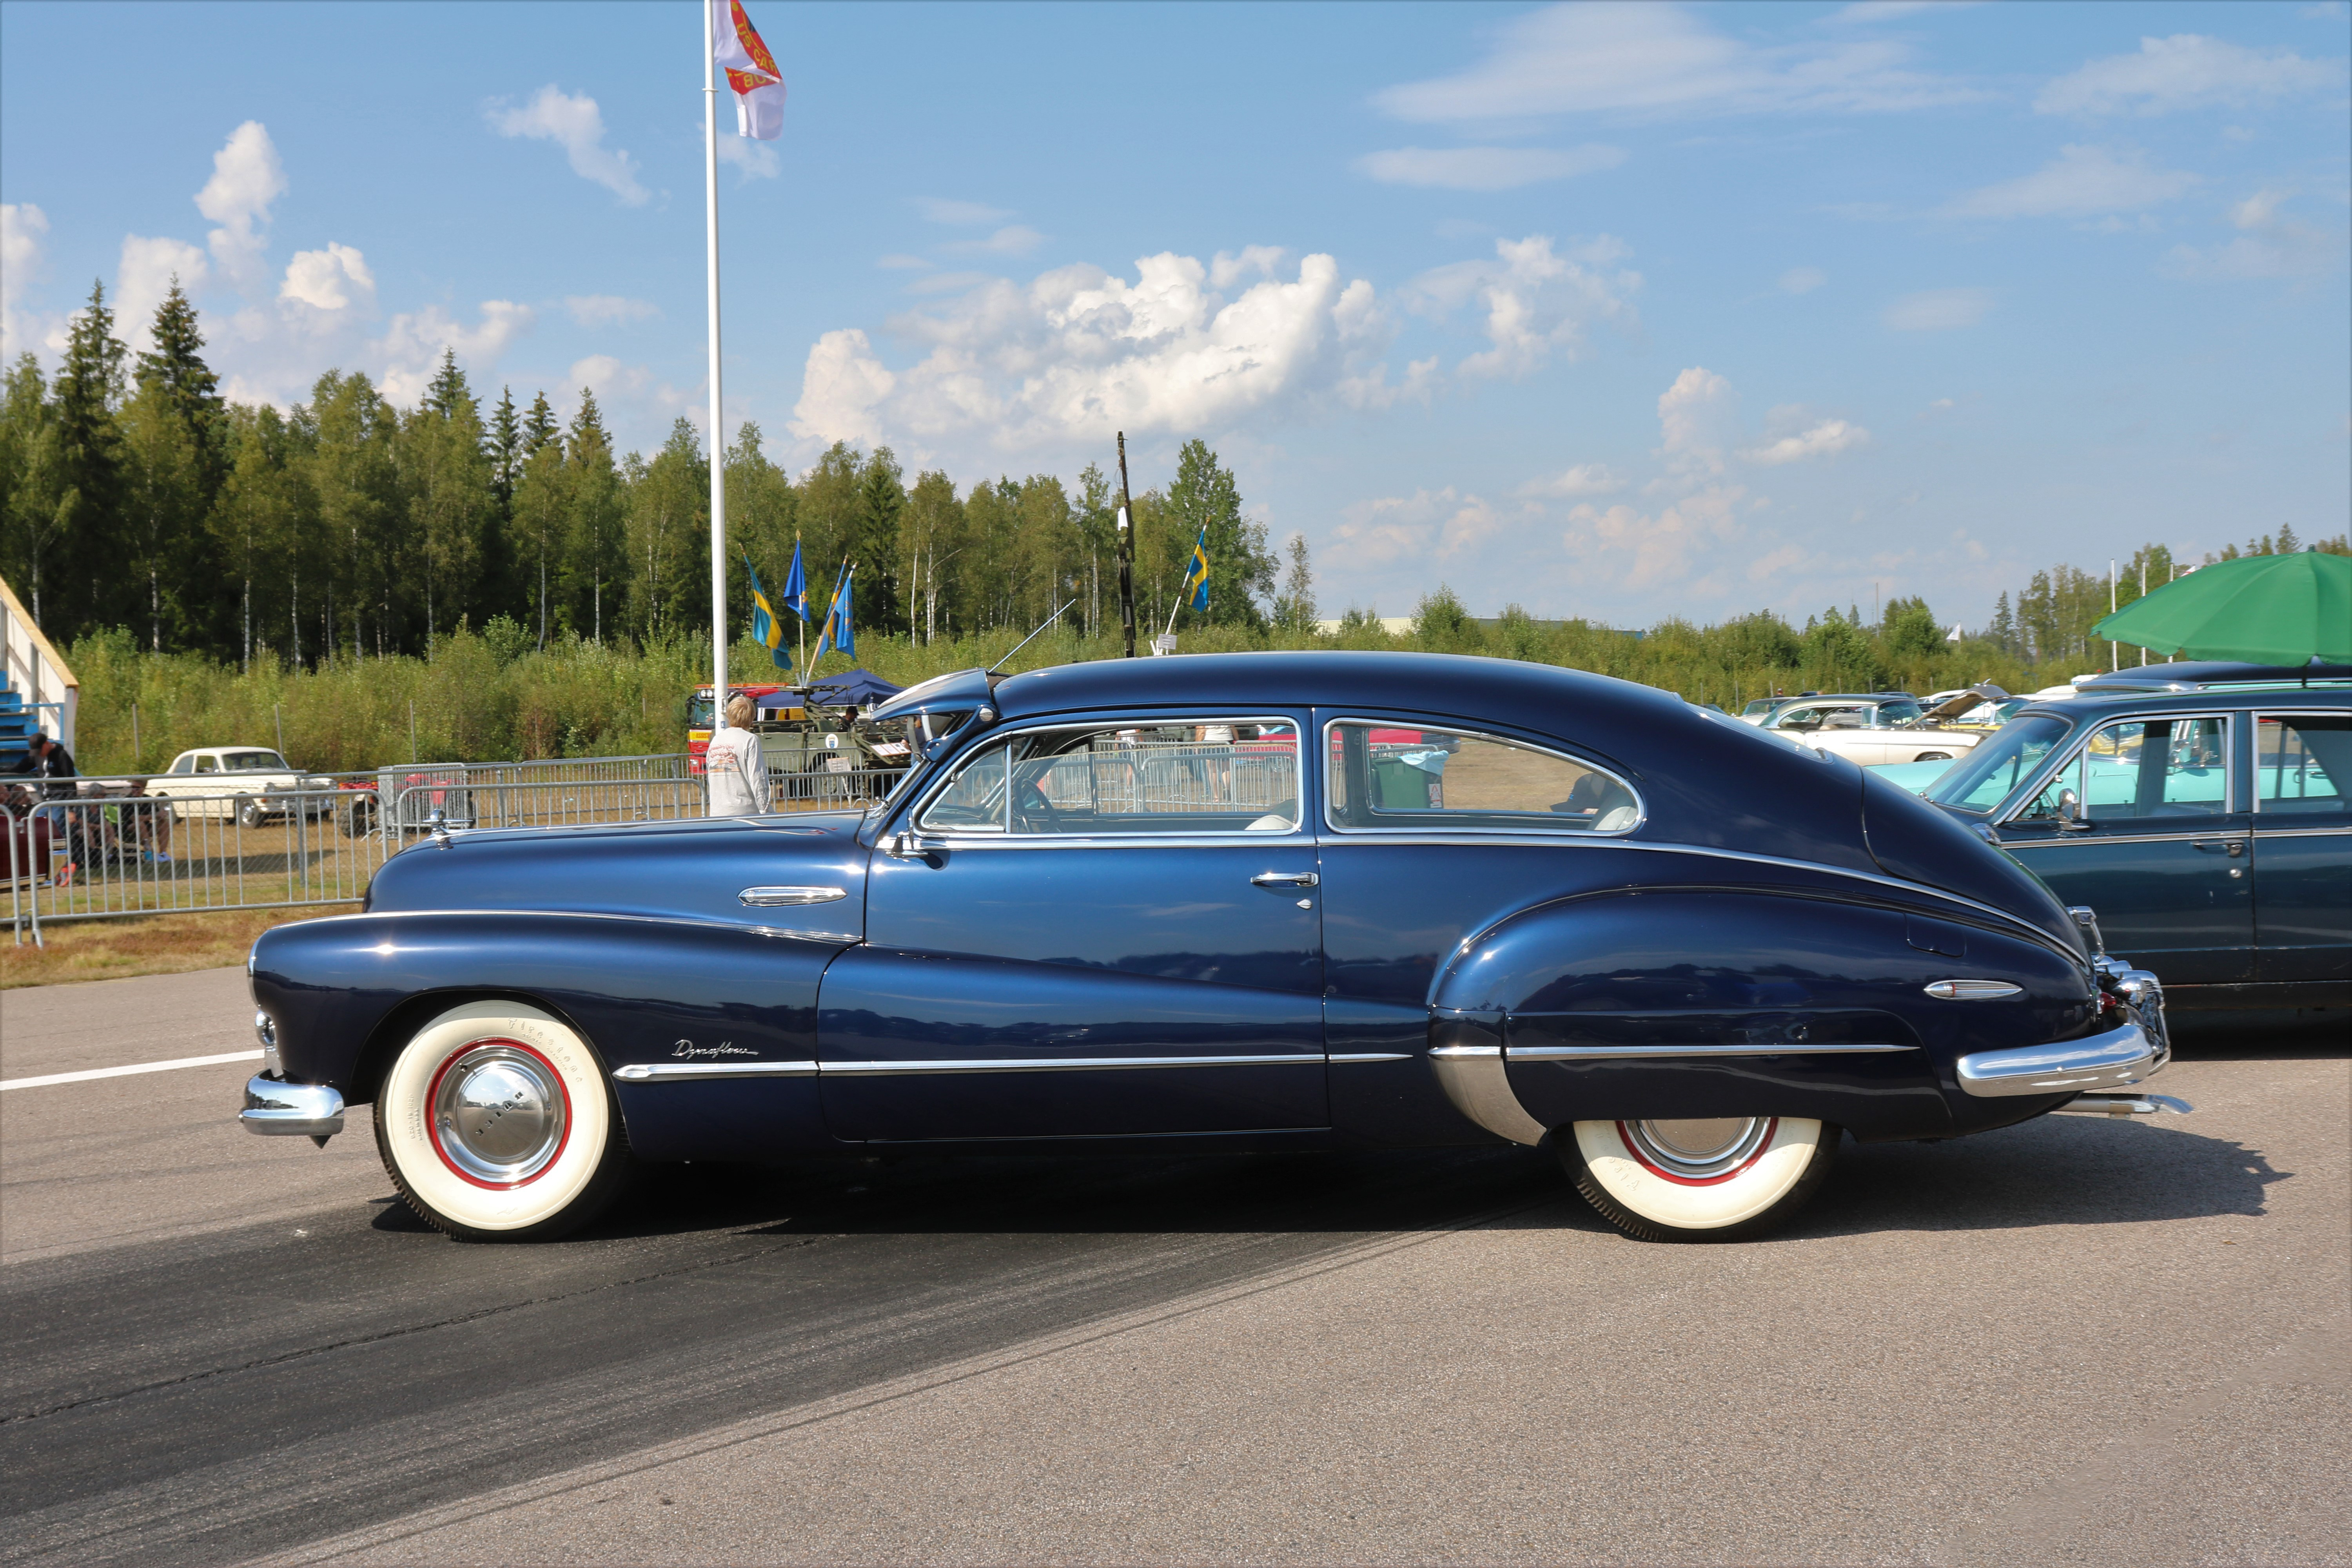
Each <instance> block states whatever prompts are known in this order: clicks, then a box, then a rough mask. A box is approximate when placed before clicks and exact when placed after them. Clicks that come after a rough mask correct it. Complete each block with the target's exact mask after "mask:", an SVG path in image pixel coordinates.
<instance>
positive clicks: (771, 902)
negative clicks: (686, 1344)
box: [735, 888, 849, 909]
mask: <svg viewBox="0 0 2352 1568" xmlns="http://www.w3.org/2000/svg"><path fill="white" fill-rule="evenodd" d="M847 897H849V889H846V888H746V889H743V890H742V891H741V892H740V893H738V894H736V895H735V901H736V902H738V903H740V904H747V905H749V906H751V908H753V909H773V908H777V907H780V906H783V905H790V904H829V903H832V902H834V901H835V900H838V899H845V898H847Z"/></svg>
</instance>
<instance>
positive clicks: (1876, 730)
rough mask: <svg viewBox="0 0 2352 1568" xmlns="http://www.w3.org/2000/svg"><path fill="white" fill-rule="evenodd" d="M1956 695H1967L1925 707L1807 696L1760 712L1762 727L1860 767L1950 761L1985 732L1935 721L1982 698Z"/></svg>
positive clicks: (1883, 699)
mask: <svg viewBox="0 0 2352 1568" xmlns="http://www.w3.org/2000/svg"><path fill="white" fill-rule="evenodd" d="M1961 695H1962V696H1964V697H1966V698H1967V703H1966V704H1964V705H1962V706H1960V707H1956V706H1955V705H1954V703H1952V702H1949V701H1948V702H1945V703H1941V704H1939V705H1937V708H1935V709H1933V710H1922V709H1921V708H1920V706H1919V704H1918V703H1917V702H1916V700H1913V699H1911V698H1908V697H1894V696H1836V697H1815V698H1806V699H1803V700H1799V701H1795V702H1787V703H1783V704H1781V705H1780V707H1779V708H1778V709H1776V710H1774V711H1772V712H1770V713H1769V714H1768V715H1766V716H1765V718H1764V720H1763V727H1764V728H1765V729H1767V730H1770V731H1774V732H1776V733H1779V734H1781V735H1784V736H1786V737H1787V738H1788V739H1789V740H1791V741H1794V742H1797V743H1798V744H1799V745H1801V746H1811V748H1812V749H1813V750H1815V751H1817V752H1830V753H1832V755H1835V756H1841V757H1843V758H1845V759H1846V760H1847V761H1849V762H1853V763H1860V764H1861V765H1862V766H1864V767H1875V766H1878V765H1880V764H1882V763H1932V762H1949V761H1951V760H1952V759H1953V758H1955V757H1958V756H1959V755H1960V754H1961V753H1962V752H1967V751H1969V750H1970V749H1972V748H1973V747H1974V746H1975V745H1976V743H1977V742H1979V741H1981V740H1983V739H1984V738H1985V734H1986V731H1981V730H1948V729H1945V728H1943V727H1942V726H1941V725H1940V724H1939V723H1938V722H1937V718H1938V716H1939V715H1943V714H1945V713H1946V711H1947V710H1950V711H1951V712H1955V713H1956V712H1958V711H1961V710H1964V708H1965V707H1973V706H1976V705H1977V704H1979V703H1980V702H1981V701H1982V700H1983V699H1982V698H1980V697H1979V696H1978V695H1976V694H1975V693H1973V692H1969V693H1962V694H1961Z"/></svg>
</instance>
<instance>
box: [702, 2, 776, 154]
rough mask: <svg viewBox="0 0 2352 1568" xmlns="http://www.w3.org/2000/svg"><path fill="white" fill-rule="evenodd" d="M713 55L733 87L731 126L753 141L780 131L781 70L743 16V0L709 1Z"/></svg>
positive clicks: (772, 137)
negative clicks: (733, 120)
mask: <svg viewBox="0 0 2352 1568" xmlns="http://www.w3.org/2000/svg"><path fill="white" fill-rule="evenodd" d="M709 4H710V37H711V38H712V40H713V54H714V57H715V58H716V60H717V63H718V65H719V68H720V69H721V70H724V71H725V72H726V73H727V85H728V86H729V87H731V88H733V89H735V129H736V130H737V131H738V132H740V133H741V134H743V135H745V136H749V137H751V138H752V139H754V140H755V141H760V142H773V141H774V140H775V139H776V138H777V137H779V136H782V134H783V133H784V73H783V72H782V71H780V70H778V69H777V68H776V57H775V56H773V55H772V54H770V53H769V52H768V46H767V45H765V44H763V43H761V41H760V33H759V29H757V28H755V27H754V26H751V17H749V16H745V15H743V0H709Z"/></svg>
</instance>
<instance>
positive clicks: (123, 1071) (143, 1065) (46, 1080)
mask: <svg viewBox="0 0 2352 1568" xmlns="http://www.w3.org/2000/svg"><path fill="white" fill-rule="evenodd" d="M260 1059H261V1053H260V1052H259V1051H226V1052H223V1053H222V1054H221V1055H219V1056H216V1057H181V1058H177V1059H175V1060H173V1061H168V1062H133V1063H131V1065H130V1066H129V1067H127V1068H90V1069H89V1071H88V1072H53V1073H48V1074H46V1075H44V1076H43V1077H40V1078H0V1089H41V1088H45V1087H47V1085H49V1084H53V1083H85V1082H87V1081H89V1079H94V1078H126V1077H128V1076H130V1075H131V1074H132V1073H135V1072H169V1071H171V1069H172V1068H208V1067H211V1066H213V1065H214V1064H215V1063H216V1062H257V1061H259V1060H260Z"/></svg>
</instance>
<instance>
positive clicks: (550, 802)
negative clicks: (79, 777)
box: [0, 754, 901, 945]
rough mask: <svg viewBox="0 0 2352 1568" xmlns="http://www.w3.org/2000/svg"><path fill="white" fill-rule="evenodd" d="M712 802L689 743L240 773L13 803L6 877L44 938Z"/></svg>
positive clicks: (357, 890)
mask: <svg viewBox="0 0 2352 1568" xmlns="http://www.w3.org/2000/svg"><path fill="white" fill-rule="evenodd" d="M824 760H825V761H826V762H830V761H832V760H833V759H824ZM840 760H842V761H846V760H847V759H845V758H844V759H840ZM312 776H316V775H312ZM900 776H901V774H900V773H898V771H897V770H895V769H886V768H864V769H834V768H832V767H829V766H822V767H820V768H819V769H817V770H815V771H813V772H807V773H792V772H785V771H782V770H772V771H771V772H770V773H769V792H770V809H771V810H772V811H775V812H797V811H842V810H862V809H864V808H865V807H866V806H868V805H872V804H873V803H874V802H875V801H877V800H879V799H880V798H881V797H882V796H883V795H886V794H887V793H888V791H889V789H890V787H891V786H892V785H893V784H896V783H897V782H898V779H899V778H900ZM173 782H174V783H175V784H176V783H177V782H178V781H176V780H175V781H173ZM119 787H120V786H117V788H118V789H119ZM708 812H709V795H708V784H707V781H706V780H705V779H704V778H702V777H700V776H698V775H691V774H689V773H688V772H687V758H686V757H685V756H684V755H682V754H681V755H673V756H656V757H592V758H581V759H563V760H561V761H558V762H552V763H488V764H465V763H446V764H443V763H428V764H425V765H423V766H410V767H400V768H385V769H383V770H381V771H379V772H378V773H374V774H359V775H353V776H352V778H351V779H350V780H349V781H348V782H347V784H346V786H345V787H341V788H335V789H316V790H268V791H265V792H262V793H260V794H256V793H254V792H253V791H251V790H250V789H247V790H238V789H236V788H234V787H226V788H223V789H222V790H220V791H218V792H217V793H207V794H204V795H192V794H176V793H175V794H173V795H171V796H170V797H169V798H168V799H167V798H164V797H163V796H159V795H129V794H122V793H116V792H115V791H114V790H109V791H108V792H107V793H103V794H96V795H81V796H78V797H76V798H75V799H72V800H62V801H50V802H46V803H43V804H39V805H33V806H30V807H24V808H19V809H16V810H13V811H10V810H5V809H0V845H5V861H0V884H5V890H6V893H7V897H8V900H9V910H8V913H9V926H10V931H11V932H12V934H13V935H14V937H15V939H16V942H17V943H18V944H19V945H21V944H22V943H23V942H24V941H25V936H26V932H27V931H29V932H30V933H31V934H32V937H33V940H34V942H36V943H38V942H40V941H41V934H40V933H41V928H42V927H43V925H45V924H47V923H49V922H53V921H67V920H98V919H105V918H108V917H114V916H124V915H146V914H168V913H195V912H204V911H214V910H237V909H282V908H288V907H293V906H299V905H305V904H342V903H352V902H356V901H357V900H359V899H360V897H361V896H362V894H363V893H364V892H365V891H366V890H367V885H368V881H369V879H371V878H373V876H374V875H375V873H376V870H377V868H379V867H381V866H382V865H383V863H384V862H385V861H386V860H387V859H389V858H391V857H392V856H394V855H396V854H398V853H399V852H400V851H401V850H402V849H404V848H405V847H408V846H410V845H412V844H414V843H415V842H416V841H417V840H418V839H419V838H420V837H423V836H424V835H425V834H427V833H430V832H432V831H434V830H435V829H436V828H446V829H448V830H449V831H452V832H457V831H463V830H467V829H471V828H506V827H520V828H529V827H564V826H587V825H592V824H598V823H625V822H661V821H676V820H678V819H681V818H690V817H698V816H706V815H708Z"/></svg>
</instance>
